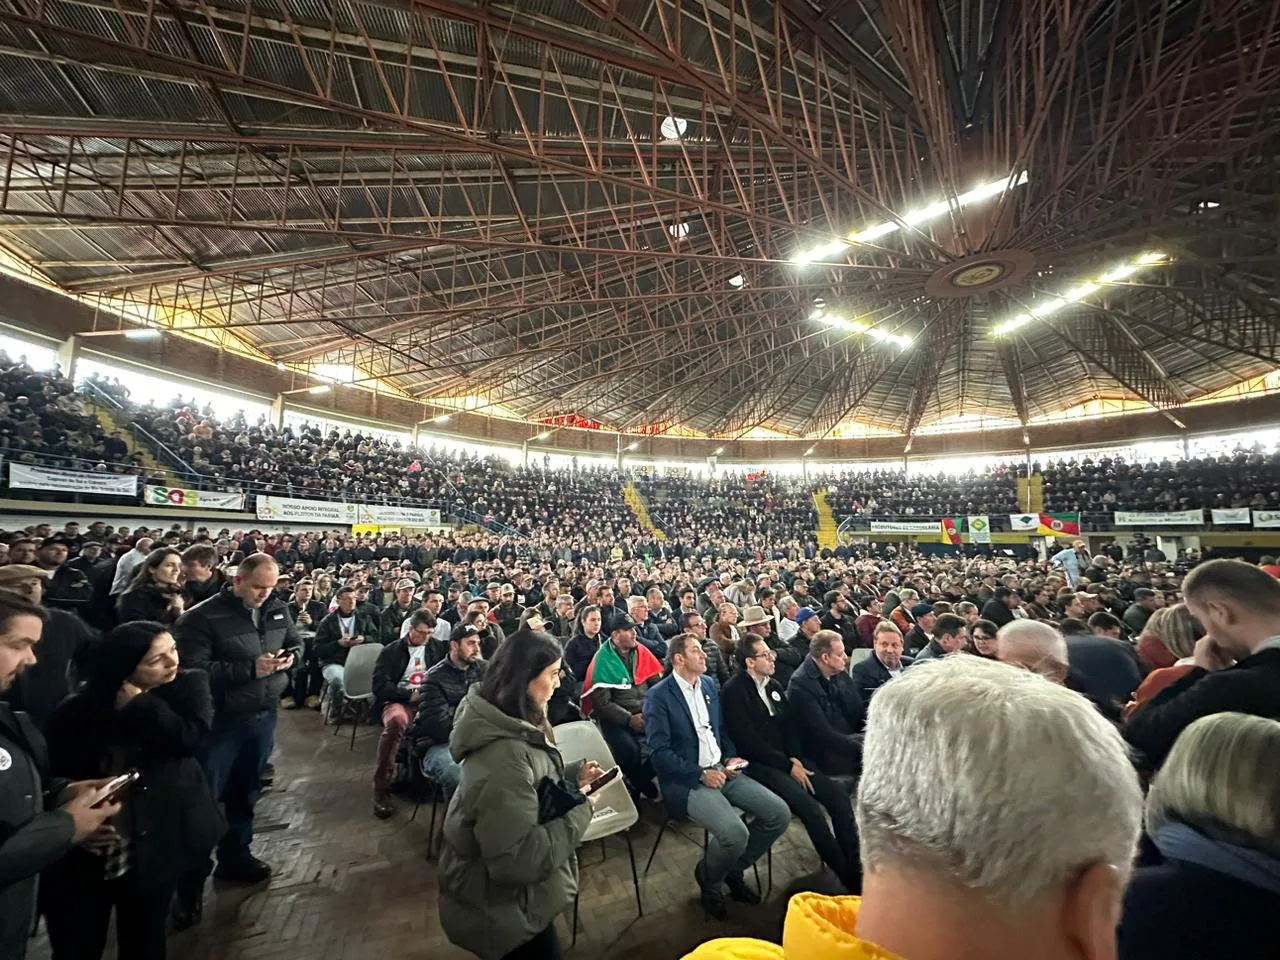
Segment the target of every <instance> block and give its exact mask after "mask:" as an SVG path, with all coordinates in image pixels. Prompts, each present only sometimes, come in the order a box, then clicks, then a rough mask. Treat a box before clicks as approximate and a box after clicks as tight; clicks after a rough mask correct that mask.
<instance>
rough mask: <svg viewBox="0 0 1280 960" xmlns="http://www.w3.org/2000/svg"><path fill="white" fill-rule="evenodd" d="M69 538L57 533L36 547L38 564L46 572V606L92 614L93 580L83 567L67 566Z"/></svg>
mask: <svg viewBox="0 0 1280 960" xmlns="http://www.w3.org/2000/svg"><path fill="white" fill-rule="evenodd" d="M67 554H68V549H67V541H66V540H65V539H64V538H63V536H62V534H60V533H59V534H54V535H53V536H52V537H49V538H48V539H47V540H45V541H44V542H43V543H41V544H40V548H39V549H38V550H37V551H36V565H37V566H39V567H40V568H41V569H42V570H44V572H45V577H46V579H47V582H46V583H45V587H44V602H45V605H46V606H49V607H56V608H57V609H59V610H69V611H70V612H72V613H78V614H81V615H82V616H83V615H87V614H90V613H91V612H92V609H93V584H91V583H90V582H89V578H88V577H87V576H86V575H85V573H84V571H82V570H80V569H78V568H76V567H69V566H67Z"/></svg>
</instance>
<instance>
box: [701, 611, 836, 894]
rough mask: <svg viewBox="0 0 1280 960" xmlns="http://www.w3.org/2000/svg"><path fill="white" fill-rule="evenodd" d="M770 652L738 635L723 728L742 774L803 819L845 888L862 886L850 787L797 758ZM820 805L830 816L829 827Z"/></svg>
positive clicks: (796, 740) (723, 695) (794, 732)
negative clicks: (733, 745) (740, 763)
mask: <svg viewBox="0 0 1280 960" xmlns="http://www.w3.org/2000/svg"><path fill="white" fill-rule="evenodd" d="M748 609H752V608H750V607H748ZM775 657H776V654H775V653H774V652H773V650H771V649H770V648H769V645H768V644H767V643H766V642H765V640H764V638H763V637H759V636H755V635H753V634H750V633H748V634H747V635H745V636H744V637H743V638H742V643H741V644H740V645H739V647H738V663H739V666H740V667H741V668H742V669H740V670H739V671H738V672H737V673H735V674H734V675H733V676H732V677H731V678H730V679H729V682H728V683H726V684H725V685H724V689H723V690H721V691H720V702H721V705H722V707H723V710H724V724H725V729H726V731H728V734H729V736H730V737H731V738H732V739H733V742H734V743H736V744H740V746H739V748H738V750H739V752H740V753H741V754H742V756H743V758H744V759H746V760H748V761H749V762H750V764H751V765H750V766H749V767H748V768H747V776H749V777H751V778H752V779H753V780H758V781H759V782H760V783H762V784H764V785H765V786H766V787H768V788H769V789H770V790H772V791H773V792H774V793H776V794H777V795H778V796H780V797H781V798H782V799H783V800H785V801H786V804H787V806H788V807H790V808H791V812H792V813H794V814H795V815H796V816H797V817H799V818H800V822H801V823H803V824H804V828H805V830H806V832H808V834H809V839H810V841H812V843H813V848H814V850H816V851H817V852H818V856H819V857H821V858H822V862H823V863H825V864H826V865H827V866H828V867H830V868H831V869H832V871H834V873H835V875H836V876H837V877H839V878H840V882H841V883H842V884H843V885H844V886H845V888H846V889H848V890H850V891H851V892H855V893H856V892H857V891H858V890H859V889H860V888H861V877H860V873H861V871H860V866H859V862H858V828H857V827H856V826H855V825H854V822H853V807H852V806H851V804H850V803H849V791H848V790H847V789H845V788H844V787H843V786H841V785H840V784H838V783H836V782H835V781H834V780H831V779H830V778H828V777H827V776H825V775H824V774H822V773H820V772H819V771H818V770H817V769H816V768H814V766H813V764H812V763H806V762H805V761H804V759H803V758H802V756H801V754H802V753H803V749H802V747H801V742H800V731H799V730H798V729H797V727H796V724H795V722H794V717H793V711H792V708H791V705H790V704H789V703H788V702H787V698H786V696H785V695H784V694H783V691H782V687H781V686H780V685H779V684H778V681H776V680H775V679H774V678H773V673H774V662H775ZM824 810H825V811H826V812H827V813H828V814H829V815H830V817H831V824H832V826H831V827H828V826H827V821H826V818H825V817H824V816H823V811H824ZM832 828H834V830H835V833H834V835H833V834H832Z"/></svg>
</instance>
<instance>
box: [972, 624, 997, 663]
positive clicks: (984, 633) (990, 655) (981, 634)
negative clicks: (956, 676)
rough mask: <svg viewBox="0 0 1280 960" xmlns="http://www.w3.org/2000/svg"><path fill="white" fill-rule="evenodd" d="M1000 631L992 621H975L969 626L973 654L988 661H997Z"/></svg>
mask: <svg viewBox="0 0 1280 960" xmlns="http://www.w3.org/2000/svg"><path fill="white" fill-rule="evenodd" d="M998 631H999V627H997V626H996V625H995V624H994V623H992V622H991V621H990V620H974V621H973V622H972V623H970V624H969V642H970V644H971V646H972V649H971V650H970V652H971V653H975V654H977V655H978V656H980V657H985V658H986V659H988V660H994V659H996V633H997V632H998Z"/></svg>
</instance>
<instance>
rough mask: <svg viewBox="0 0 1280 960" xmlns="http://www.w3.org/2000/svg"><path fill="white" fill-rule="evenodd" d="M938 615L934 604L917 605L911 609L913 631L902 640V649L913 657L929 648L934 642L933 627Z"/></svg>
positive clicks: (907, 633)
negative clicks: (934, 610)
mask: <svg viewBox="0 0 1280 960" xmlns="http://www.w3.org/2000/svg"><path fill="white" fill-rule="evenodd" d="M936 620H937V614H935V613H934V612H933V604H931V603H917V604H915V605H913V606H912V607H911V621H912V625H911V629H910V630H908V631H907V632H906V634H905V635H904V636H903V638H902V648H903V649H904V650H906V651H907V653H910V654H912V655H913V656H914V655H915V654H917V653H919V652H920V651H921V650H923V649H924V648H925V647H927V646H928V645H929V643H930V641H932V640H933V625H934V623H935V622H936Z"/></svg>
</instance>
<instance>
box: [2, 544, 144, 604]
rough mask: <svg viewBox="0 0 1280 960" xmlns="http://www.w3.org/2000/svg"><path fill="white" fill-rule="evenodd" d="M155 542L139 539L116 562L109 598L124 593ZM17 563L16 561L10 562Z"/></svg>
mask: <svg viewBox="0 0 1280 960" xmlns="http://www.w3.org/2000/svg"><path fill="white" fill-rule="evenodd" d="M154 542H155V541H154V540H152V539H151V538H150V537H139V538H138V542H137V543H135V544H134V545H133V549H131V550H130V551H128V552H127V553H125V554H124V555H123V556H121V557H120V559H119V560H118V561H116V575H115V579H113V580H112V581H111V596H113V597H114V596H116V595H117V594H121V593H124V592H125V590H126V589H127V588H128V586H129V584H130V583H131V582H133V573H134V571H135V570H136V569H137V568H138V564H140V563H142V561H143V560H145V559H147V554H148V553H150V552H151V545H152V544H153V543H154ZM10 562H12V563H17V562H18V561H16V560H11V561H10Z"/></svg>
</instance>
